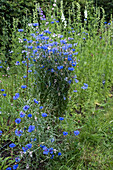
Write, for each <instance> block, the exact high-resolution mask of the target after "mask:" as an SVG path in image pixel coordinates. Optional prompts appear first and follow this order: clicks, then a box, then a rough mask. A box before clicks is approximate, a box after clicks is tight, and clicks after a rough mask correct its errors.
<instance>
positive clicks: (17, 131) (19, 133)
mask: <svg viewBox="0 0 113 170" xmlns="http://www.w3.org/2000/svg"><path fill="white" fill-rule="evenodd" d="M21 133H23V131H22V130H18V129H16V130H15V135H16V136H21V135H22V134H21Z"/></svg>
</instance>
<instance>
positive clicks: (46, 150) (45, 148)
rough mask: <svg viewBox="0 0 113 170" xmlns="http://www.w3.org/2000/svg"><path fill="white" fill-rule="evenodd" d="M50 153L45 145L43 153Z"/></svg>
mask: <svg viewBox="0 0 113 170" xmlns="http://www.w3.org/2000/svg"><path fill="white" fill-rule="evenodd" d="M48 153H49V150H48V148H47V147H46V146H44V147H43V154H44V155H48Z"/></svg>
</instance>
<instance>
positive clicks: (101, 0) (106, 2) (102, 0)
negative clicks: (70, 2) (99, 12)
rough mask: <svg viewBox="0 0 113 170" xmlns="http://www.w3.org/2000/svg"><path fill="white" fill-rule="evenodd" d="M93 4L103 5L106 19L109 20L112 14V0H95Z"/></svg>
mask: <svg viewBox="0 0 113 170" xmlns="http://www.w3.org/2000/svg"><path fill="white" fill-rule="evenodd" d="M94 4H95V5H97V6H98V7H103V8H104V10H105V14H106V20H107V21H108V22H109V21H110V17H111V14H113V0H96V1H94Z"/></svg>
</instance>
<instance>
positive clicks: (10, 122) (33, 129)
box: [0, 3, 113, 170]
mask: <svg viewBox="0 0 113 170" xmlns="http://www.w3.org/2000/svg"><path fill="white" fill-rule="evenodd" d="M37 8H38V11H39V12H40V13H43V11H41V9H40V8H39V6H36V10H35V11H34V14H33V21H34V22H33V24H34V25H33V24H31V23H28V24H27V26H26V27H25V29H19V30H18V27H17V26H18V23H17V21H15V20H14V26H13V30H12V45H11V49H10V52H9V55H10V60H11V61H10V65H9V64H8V62H9V61H7V59H6V58H5V59H4V57H3V56H1V58H2V59H1V63H0V64H1V68H0V69H1V73H0V75H1V78H0V89H1V91H0V104H1V105H0V125H1V127H0V140H1V142H0V150H1V153H0V155H1V158H0V161H1V165H0V168H1V169H3V170H5V169H7V170H8V169H11V168H13V169H20V170H22V169H36V170H37V169H41V170H42V169H55V170H57V169H62V170H63V169H64V170H65V169H70V170H71V169H78V170H80V169H82V170H83V169H84V170H85V169H102V170H104V169H108V170H111V169H112V167H113V161H112V158H113V156H112V152H113V146H112V145H113V139H112V135H113V114H112V110H113V105H112V102H113V99H112V95H113V92H112V87H113V80H112V78H113V59H112V29H113V26H112V24H113V23H112V18H111V21H110V23H108V24H106V23H104V15H103V17H102V18H100V9H99V8H98V9H97V10H96V11H95V13H94V14H92V13H90V8H89V6H88V5H87V9H88V18H87V19H85V20H84V23H82V22H81V14H80V5H79V4H78V3H77V16H76V19H75V18H72V17H73V16H74V15H73V10H74V4H73V9H72V10H70V11H69V14H70V15H69V20H68V22H67V26H66V22H65V21H66V19H65V18H64V19H62V20H63V21H62V20H61V16H62V13H63V4H62V3H61V9H58V7H57V6H56V8H55V9H54V10H51V7H50V9H49V12H48V14H47V16H46V20H45V17H44V18H43V19H41V23H40V26H39V24H38V23H37ZM48 8H49V7H48ZM92 9H93V8H92ZM40 13H39V15H40ZM89 14H90V15H89ZM59 21H60V22H59ZM52 43H53V44H52ZM48 44H49V45H48ZM47 45H48V46H47ZM1 54H3V51H2V52H1ZM5 61H6V62H5ZM20 118H21V119H20ZM11 143H13V144H12V145H10V144H11ZM14 145H16V146H14Z"/></svg>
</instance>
